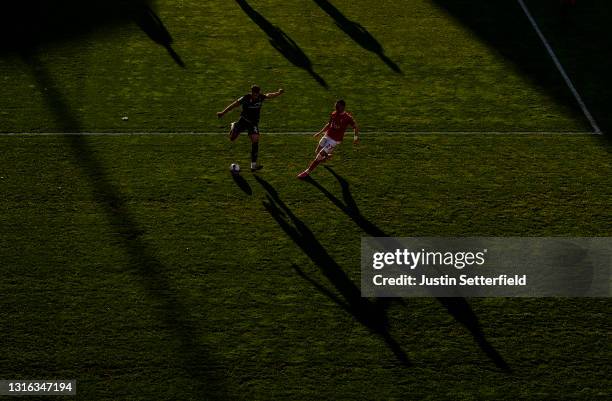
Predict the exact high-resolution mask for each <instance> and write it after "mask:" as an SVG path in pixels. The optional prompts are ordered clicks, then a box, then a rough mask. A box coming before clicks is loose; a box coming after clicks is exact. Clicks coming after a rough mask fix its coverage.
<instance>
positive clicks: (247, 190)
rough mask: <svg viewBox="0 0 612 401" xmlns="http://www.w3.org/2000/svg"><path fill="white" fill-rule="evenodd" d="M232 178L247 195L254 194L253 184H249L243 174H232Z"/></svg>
mask: <svg viewBox="0 0 612 401" xmlns="http://www.w3.org/2000/svg"><path fill="white" fill-rule="evenodd" d="M232 179H233V180H234V182H235V183H236V185H237V186H238V188H240V189H241V190H242V192H244V193H245V194H247V195H253V188H251V186H250V185H249V183H248V182H247V180H245V179H244V177H243V176H241V175H240V174H232Z"/></svg>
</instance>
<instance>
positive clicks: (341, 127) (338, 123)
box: [327, 111, 355, 142]
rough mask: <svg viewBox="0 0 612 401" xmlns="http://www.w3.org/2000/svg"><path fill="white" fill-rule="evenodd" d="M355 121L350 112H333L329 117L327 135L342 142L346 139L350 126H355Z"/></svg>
mask: <svg viewBox="0 0 612 401" xmlns="http://www.w3.org/2000/svg"><path fill="white" fill-rule="evenodd" d="M354 125H355V121H354V120H353V116H352V115H351V113H349V112H346V111H345V112H343V113H342V114H338V112H337V111H334V112H333V113H331V116H330V118H329V127H328V128H327V136H328V137H330V138H331V139H333V140H334V141H338V142H341V141H342V139H344V133H345V132H346V129H347V128H348V127H349V126H354Z"/></svg>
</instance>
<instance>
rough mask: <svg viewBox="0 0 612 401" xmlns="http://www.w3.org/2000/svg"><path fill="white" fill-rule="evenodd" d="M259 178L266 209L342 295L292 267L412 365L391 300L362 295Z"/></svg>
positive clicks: (271, 189)
mask: <svg viewBox="0 0 612 401" xmlns="http://www.w3.org/2000/svg"><path fill="white" fill-rule="evenodd" d="M255 179H256V180H257V182H259V184H260V185H261V186H262V187H263V188H264V189H265V190H266V192H267V194H266V198H267V201H264V207H265V208H266V210H267V211H268V212H269V213H270V215H271V216H272V217H273V218H274V220H276V222H277V223H278V225H279V226H280V227H281V228H282V230H283V231H284V232H285V233H286V234H287V235H288V236H289V238H291V239H292V240H293V242H295V244H296V245H297V246H299V247H300V249H301V250H302V251H303V252H304V253H305V254H306V255H307V256H308V257H309V258H310V259H311V260H312V262H313V263H314V264H315V265H316V266H317V267H318V268H319V269H320V271H321V273H322V274H323V275H324V276H325V277H326V278H327V279H328V280H329V282H330V283H331V284H332V285H333V286H334V287H335V288H336V290H337V291H338V292H339V293H340V296H338V295H336V294H334V293H333V292H332V291H330V290H328V289H327V288H325V286H323V285H322V284H320V283H318V282H316V281H315V280H314V279H312V278H311V277H309V276H308V275H307V274H306V273H305V272H304V271H302V270H301V269H300V268H299V267H298V266H296V265H293V266H292V267H293V268H294V269H295V271H296V273H297V274H298V275H300V276H301V277H303V278H304V279H305V280H307V281H309V282H310V283H312V284H313V285H314V286H315V287H316V288H317V289H318V290H319V291H321V292H322V293H324V294H325V295H326V296H328V297H329V298H330V299H332V300H333V301H334V302H335V303H337V304H338V305H339V306H340V307H342V308H343V309H344V310H346V311H347V312H349V313H351V314H352V315H353V316H354V317H355V319H357V321H359V322H360V323H361V324H363V325H364V326H365V327H367V328H368V329H369V330H370V331H372V332H373V333H375V334H377V335H379V336H380V337H381V338H382V339H383V340H384V341H385V343H386V344H387V346H388V347H389V349H390V350H391V351H392V352H393V354H394V355H395V357H396V358H397V359H398V361H399V362H400V363H402V364H403V365H405V366H409V365H410V361H409V360H408V357H407V355H406V353H405V352H404V351H403V350H402V348H401V347H400V345H399V344H398V343H397V341H396V340H395V339H394V338H393V336H392V335H391V333H390V331H389V322H388V318H387V308H388V306H389V304H388V302H386V300H377V301H371V300H369V299H367V298H362V297H361V292H360V291H359V288H358V287H357V286H356V285H355V284H354V283H353V282H352V281H351V279H350V278H349V277H348V276H347V275H346V273H345V272H344V271H343V270H342V268H341V267H340V266H339V265H338V263H336V261H335V260H334V259H333V258H332V256H331V255H330V254H329V253H328V252H327V250H326V249H325V247H323V245H322V244H321V243H320V242H319V240H318V239H317V238H316V236H315V235H314V233H313V232H312V231H311V230H310V228H309V227H308V226H307V225H306V224H305V223H304V222H303V221H302V220H300V219H299V218H298V217H297V216H296V215H295V214H294V213H293V212H292V211H291V209H290V208H289V207H288V206H287V205H286V204H285V202H283V201H282V200H281V199H280V196H279V195H278V193H277V191H276V190H275V189H274V188H273V187H272V185H270V184H269V183H268V182H267V181H265V180H264V179H263V178H261V177H255Z"/></svg>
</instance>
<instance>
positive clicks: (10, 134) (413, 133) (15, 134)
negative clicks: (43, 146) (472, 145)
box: [0, 131, 600, 138]
mask: <svg viewBox="0 0 612 401" xmlns="http://www.w3.org/2000/svg"><path fill="white" fill-rule="evenodd" d="M361 134H362V135H365V136H366V137H367V136H370V135H371V136H377V135H405V136H419V135H482V136H490V135H534V136H537V135H579V136H580V135H600V133H595V132H576V131H552V132H551V131H405V132H400V131H396V132H393V131H391V132H389V131H385V132H363V131H362V132H361ZM212 135H214V136H227V132H8V133H0V138H1V137H3V136H4V137H28V136H31V137H35V136H212ZM262 135H264V136H266V135H274V136H278V135H304V136H306V135H313V132H262ZM348 137H350V134H348Z"/></svg>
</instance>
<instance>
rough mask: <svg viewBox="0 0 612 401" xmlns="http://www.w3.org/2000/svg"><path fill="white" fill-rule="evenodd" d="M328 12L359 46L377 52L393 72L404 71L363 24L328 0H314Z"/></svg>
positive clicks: (399, 72)
mask: <svg viewBox="0 0 612 401" xmlns="http://www.w3.org/2000/svg"><path fill="white" fill-rule="evenodd" d="M313 1H314V2H315V3H317V5H318V6H319V7H321V9H322V10H323V11H325V12H326V13H327V15H329V16H330V17H331V18H333V19H334V22H335V23H336V25H337V26H338V28H340V29H341V30H342V31H344V33H346V34H347V35H348V36H349V37H350V38H351V39H353V40H354V41H355V42H356V43H357V44H358V45H359V46H361V47H363V48H364V49H365V50H368V51H370V52H372V53H374V54H376V55H377V56H378V57H379V58H380V59H381V60H382V61H383V62H384V63H385V64H386V65H387V66H388V67H389V68H390V69H391V70H392V71H393V72H396V73H398V74H401V73H402V70H401V69H400V67H399V66H398V65H397V64H395V62H393V60H391V59H390V58H389V57H387V55H386V54H385V49H384V48H383V46H382V45H381V44H380V42H379V41H378V40H376V38H375V37H374V36H372V34H371V33H370V32H368V30H367V29H365V28H364V27H363V26H362V25H361V24H359V23H357V22H354V21H351V20H350V19H348V18H347V17H346V16H345V15H344V14H342V12H341V11H340V10H338V9H337V8H336V7H335V6H334V5H333V4H332V3H330V2H329V1H327V0H313Z"/></svg>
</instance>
